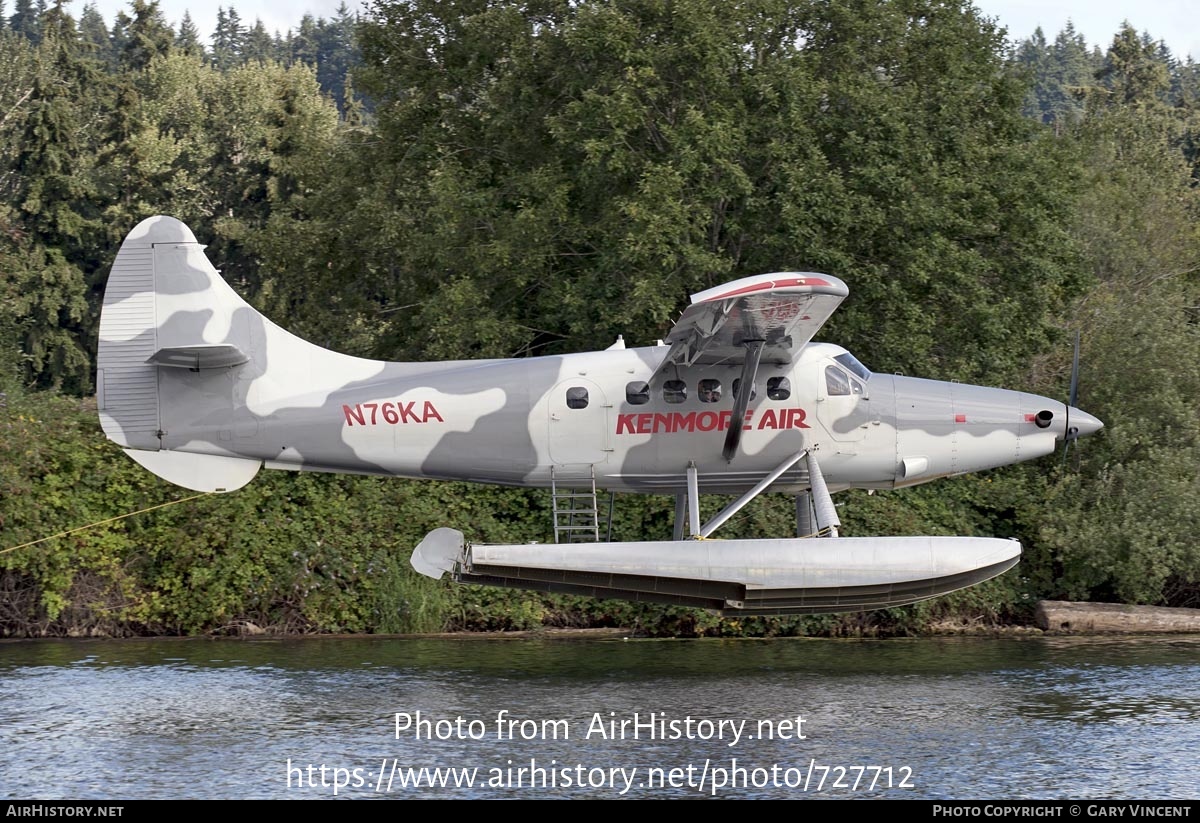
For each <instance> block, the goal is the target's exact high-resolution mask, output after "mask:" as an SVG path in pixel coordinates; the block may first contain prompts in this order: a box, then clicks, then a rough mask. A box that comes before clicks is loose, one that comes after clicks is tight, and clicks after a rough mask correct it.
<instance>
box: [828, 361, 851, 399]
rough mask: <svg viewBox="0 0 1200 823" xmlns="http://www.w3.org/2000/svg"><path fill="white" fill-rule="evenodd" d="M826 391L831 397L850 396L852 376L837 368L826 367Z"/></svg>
mask: <svg viewBox="0 0 1200 823" xmlns="http://www.w3.org/2000/svg"><path fill="white" fill-rule="evenodd" d="M825 391H826V392H828V394H829V396H830V397H842V396H849V395H850V376H849V375H847V374H846V373H845V372H844V371H842V370H841V369H839V368H838V367H837V366H826V367H825Z"/></svg>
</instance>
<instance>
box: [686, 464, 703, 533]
mask: <svg viewBox="0 0 1200 823" xmlns="http://www.w3.org/2000/svg"><path fill="white" fill-rule="evenodd" d="M687 483H688V494H687V497H688V500H687V503H688V536H689V537H693V538H694V537H700V536H701V534H700V479H699V477H698V476H697V475H696V462H695V461H694V460H693V461H690V462H689V463H688V467H687Z"/></svg>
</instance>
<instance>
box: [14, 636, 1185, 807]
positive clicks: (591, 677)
mask: <svg viewBox="0 0 1200 823" xmlns="http://www.w3.org/2000/svg"><path fill="white" fill-rule="evenodd" d="M502 711H505V712H507V714H504V715H501V714H500V713H501V712H502ZM418 712H419V713H420V719H421V720H423V721H426V722H425V723H424V724H420V725H418V724H416V723H415V721H416V720H417V713H418ZM397 714H400V715H401V717H400V720H399V721H397V717H396V715H397ZM635 714H636V715H637V719H638V720H640V721H641V722H642V723H643V725H642V726H641V727H640V729H637V730H635V727H634V726H633V725H631V723H632V721H633V720H634V715H635ZM650 715H653V719H654V720H655V721H656V722H655V725H654V727H653V729H651V728H650V727H648V726H646V725H645V723H646V721H647V719H649V717H650ZM459 718H461V722H458V719H459ZM689 718H690V721H691V722H690V723H689ZM498 719H499V720H500V722H499V723H498V722H497V721H498ZM509 720H512V721H515V722H514V723H513V724H512V725H508V721H509ZM622 720H624V721H626V727H625V735H624V738H623V739H622V737H621V727H620V722H621V721H622ZM543 721H545V722H543ZM554 721H564V722H558V723H555V722H554ZM608 721H615V722H616V723H617V726H616V727H615V732H616V734H615V735H611V734H609V732H610V731H614V728H613V727H612V726H610V725H609V724H608ZM664 721H665V725H664ZM760 721H764V722H763V723H762V725H761V727H760ZM398 724H399V725H400V726H401V727H402V729H401V730H400V731H397V725H398ZM739 724H740V725H739ZM601 727H603V729H604V731H605V734H604V735H601V733H600V731H599V729H600V728H601ZM589 730H590V731H591V734H590V735H589V734H588V732H589ZM414 731H419V732H420V737H419V739H418V738H417V737H415V736H414ZM635 731H636V732H637V738H636V739H635V738H634V733H635ZM522 733H524V736H525V737H530V738H531V739H522V736H523V734H522ZM664 733H665V734H664ZM800 735H803V738H801V737H800ZM429 737H432V738H434V739H427V738H429ZM651 737H653V738H655V739H651ZM664 737H665V738H666V739H663V738H664ZM438 738H446V739H438ZM475 738H478V739H475ZM0 751H2V752H3V754H2V756H0V797H2V798H7V799H50V800H53V799H143V798H146V799H166V798H225V799H242V798H301V797H314V798H316V797H320V798H326V797H327V798H333V797H334V796H335V791H336V797H338V798H386V797H476V798H503V797H514V798H535V797H559V798H574V797H614V798H615V797H622V796H624V797H653V798H686V797H693V798H702V797H709V796H716V797H725V798H805V797H808V798H849V797H862V798H868V797H888V798H914V799H916V798H924V799H929V798H941V799H960V800H963V799H999V800H1003V799H1010V800H1012V799H1023V798H1024V799H1100V798H1106V799H1131V800H1174V799H1195V798H1197V797H1200V772H1198V770H1197V760H1196V752H1198V751H1200V637H1186V638H1178V637H1177V638H1163V637H1156V638H1148V637H1141V638H1121V639H1109V638H1043V637H1036V638H1004V639H996V638H950V639H927V638H926V639H914V640H886V641H840V640H731V641H722V640H665V641H656V640H628V641H624V640H621V639H606V640H596V639H584V640H580V639H554V638H545V639H483V638H462V639H458V638H455V639H443V638H437V639H392V638H320V639H295V640H250V641H247V640H230V639H223V640H200V639H190V640H134V641H107V640H105V641H37V642H5V643H0ZM531 761H532V763H531ZM310 766H311V768H309V767H310ZM322 766H324V772H322ZM422 767H427V768H430V769H432V768H437V769H455V770H459V769H465V770H471V769H475V770H476V771H475V772H473V773H472V772H470V771H467V772H465V773H464V772H454V773H452V774H450V776H449V778H448V779H449V782H450V785H448V786H445V787H441V786H434V787H430V786H428V785H422V786H420V787H412V786H407V787H405V786H403V785H402V783H403V782H404V780H405V778H406V777H407V776H408V775H409V774H410V772H409V771H408V770H409V769H410V768H412V769H420V768H422ZM521 768H524V769H525V770H526V771H525V772H524V773H521V772H519V771H518V769H521ZM739 769H740V771H739ZM356 770H357V771H356ZM539 770H540V771H539ZM416 774H417V775H418V776H420V774H421V773H420V772H417V773H416ZM425 774H426V775H428V774H429V773H428V772H426V773H425ZM464 774H465V775H466V777H464ZM441 776H442V777H443V778H445V777H447V774H446V773H445V772H443V773H441ZM467 777H470V778H471V780H472V781H473V785H470V786H466V785H457V786H456V785H454V782H455V779H457V780H459V781H465V780H466V779H467ZM822 778H823V779H822ZM531 780H532V781H533V783H534V785H532V786H531V785H530V782H531ZM389 781H390V788H389ZM580 783H582V784H583V785H580ZM489 784H491V785H489Z"/></svg>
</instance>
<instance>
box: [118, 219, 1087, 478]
mask: <svg viewBox="0 0 1200 823" xmlns="http://www.w3.org/2000/svg"><path fill="white" fill-rule="evenodd" d="M203 248H204V247H203V246H201V245H200V244H198V243H197V242H196V239H195V237H194V236H193V235H192V233H191V231H190V230H189V229H188V228H187V227H186V226H185V225H183V224H182V223H180V222H179V221H177V220H175V219H173V218H170V217H153V218H149V219H147V220H145V221H143V222H142V223H141V224H139V225H138V226H137V228H135V229H134V230H133V231H132V232H131V233H130V234H129V236H128V237H127V238H126V240H125V242H124V244H123V245H122V246H121V250H120V252H119V253H118V255H117V259H116V262H115V264H114V266H113V271H112V275H111V276H110V279H109V284H108V288H107V291H106V293H105V299H104V310H103V314H102V317H101V327H100V350H99V372H98V380H97V384H98V394H99V404H100V416H101V422H102V424H103V428H104V431H105V433H106V434H107V435H108V436H109V437H110V438H111V439H112V440H114V441H115V442H117V443H118V444H120V445H122V446H124V447H126V448H127V449H133V450H150V451H158V450H170V451H172V452H177V453H189V454H202V455H215V456H219V457H223V458H230V459H232V460H237V461H247V462H248V463H249V466H250V467H256V465H257V464H260V463H261V464H262V465H265V466H266V467H267V468H275V469H299V470H308V471H332V472H352V473H362V474H380V475H392V476H400V477H412V478H438V479H455V480H468V481H476V482H481V483H495V484H504V485H513V486H534V487H543V486H544V487H548V486H549V485H550V474H551V468H552V467H553V468H554V470H555V474H556V476H557V478H558V479H559V480H560V481H562V480H567V479H570V478H571V477H586V476H588V475H589V474H590V472H591V470H592V467H594V469H595V476H596V484H597V486H599V487H601V488H605V489H613V490H618V491H633V492H639V491H641V492H656V493H676V492H681V491H684V490H686V476H685V470H686V467H687V466H688V464H689V462H694V464H695V465H696V467H697V469H698V470H699V477H700V488H701V491H703V492H730V493H732V492H741V491H744V490H746V489H747V488H749V487H750V486H752V485H753V484H754V483H756V482H757V481H758V480H759V479H761V477H762V476H763V475H764V474H765V473H766V472H768V471H770V470H771V469H773V468H775V466H777V465H778V464H779V462H780V460H781V459H782V458H783V457H784V456H786V455H788V454H792V453H794V452H796V451H798V450H801V449H804V448H809V449H813V450H816V451H818V452H819V454H820V456H821V468H822V470H823V473H824V474H825V478H826V481H827V482H828V484H829V486H830V488H831V489H832V490H835V491H836V490H839V489H846V488H876V489H887V488H895V487H900V486H908V485H914V484H917V483H924V482H927V481H929V480H933V479H936V478H939V477H945V476H949V475H955V474H962V473H964V472H970V471H978V470H980V469H987V468H992V467H995V466H1001V465H1005V464H1008V463H1013V462H1017V461H1021V460H1028V459H1031V458H1035V457H1040V456H1042V455H1046V454H1050V453H1051V452H1053V451H1054V449H1055V446H1056V440H1060V439H1062V438H1063V436H1064V433H1065V430H1066V429H1065V427H1066V426H1067V425H1070V426H1072V427H1075V428H1078V429H1079V433H1080V434H1088V433H1090V432H1092V431H1095V430H1097V429H1099V428H1100V426H1101V424H1100V422H1099V421H1098V420H1096V419H1095V418H1094V417H1092V416H1090V415H1087V414H1085V413H1084V412H1081V411H1079V410H1078V409H1069V410H1068V409H1067V408H1066V406H1065V405H1064V404H1063V403H1061V402H1060V401H1056V400H1052V399H1050V398H1046V397H1039V396H1037V395H1032V394H1026V393H1023V392H1016V391H1008V390H1004V389H996V388H987V387H982V386H969V385H964V384H960V383H949V382H940V381H934V380H922V379H918V378H912V377H902V376H898V375H889V374H869V376H868V377H867V378H866V379H862V378H860V377H858V376H856V375H854V374H852V373H851V372H850V371H849V369H848V368H846V367H845V366H844V365H843V364H842V363H840V362H838V361H837V360H835V358H836V357H838V356H839V355H845V354H846V351H845V349H843V348H841V347H840V346H835V345H831V344H828V343H809V344H807V345H803V346H802V347H800V348H799V351H798V352H797V354H796V356H795V357H794V358H792V359H790V360H787V361H783V362H768V360H767V358H765V357H764V360H763V363H762V364H761V366H760V368H759V370H758V375H757V379H756V380H755V392H756V397H755V398H754V399H753V400H752V401H751V402H750V404H749V407H748V410H747V415H746V417H745V418H744V419H743V433H742V439H741V443H740V448H739V451H738V453H737V454H736V456H735V457H734V458H733V459H732V460H730V461H726V460H725V459H724V458H723V457H722V455H721V444H722V442H723V440H724V438H725V430H726V428H728V426H729V423H730V419H731V413H732V410H733V403H734V397H733V392H732V391H731V386H732V384H733V381H734V380H735V379H737V378H738V377H739V375H740V374H741V363H740V362H737V361H735V360H733V359H732V358H731V357H730V358H726V359H725V362H707V360H711V359H713V358H711V357H710V358H707V359H705V360H702V361H701V362H696V363H693V364H692V365H686V366H679V365H677V364H672V363H668V362H665V361H667V358H668V356H669V353H670V352H671V351H672V346H669V345H659V346H654V347H645V348H629V349H624V348H621V349H610V350H606V351H599V352H585V353H580V354H569V355H561V356H553V357H532V358H521V359H514V360H480V361H454V362H440V363H385V362H380V361H373V360H365V359H361V358H355V357H349V356H346V355H342V354H338V353H335V352H331V351H329V350H326V349H322V348H320V347H318V346H314V345H312V344H310V343H307V342H305V341H303V340H300V339H299V338H297V337H295V336H293V335H291V334H289V333H288V332H286V331H284V330H283V329H281V328H280V327H279V326H277V325H275V324H274V323H272V322H271V321H270V320H268V319H266V318H265V317H263V316H262V315H261V314H259V313H258V312H257V311H255V310H254V309H253V308H251V307H250V306H249V305H248V304H246V303H245V302H244V301H243V300H242V299H241V298H240V297H238V296H237V294H236V293H234V292H233V290H232V289H230V288H229V287H228V286H227V285H226V284H225V283H224V281H223V280H222V279H221V277H220V275H219V273H218V272H217V271H216V270H215V269H214V268H213V267H212V266H211V264H210V263H209V262H208V259H207V258H206V257H205V255H204V252H203ZM771 277H776V278H778V277H779V275H772V276H771ZM821 277H822V278H824V280H825V281H827V282H833V283H836V284H837V285H838V286H840V287H841V290H842V291H843V293H844V289H845V287H844V285H842V284H841V283H840V281H836V280H835V279H834V278H829V277H827V276H825V275H821ZM754 279H755V278H747V279H746V280H747V281H750V280H754ZM741 282H744V281H739V283H741ZM701 302H703V301H701ZM839 302H840V298H839ZM694 305H695V304H694ZM685 317H686V315H685ZM668 339H670V338H668ZM203 346H209V347H213V346H227V347H235V348H236V351H237V352H240V353H242V355H243V356H244V357H248V360H247V361H246V362H244V363H241V364H240V365H235V366H225V367H222V366H220V365H213V364H210V363H206V362H204V360H203V357H204V353H203V352H200V353H198V354H197V357H198V358H200V359H199V360H198V361H197V362H199V363H200V365H201V366H202V367H201V368H199V369H194V368H188V367H186V366H184V367H167V366H161V365H156V364H154V363H151V362H148V361H150V359H151V358H152V357H153V356H154V355H155V353H156V352H158V351H160V350H170V349H177V350H186V349H187V348H188V347H193V348H195V347H203ZM235 357H236V355H235ZM212 359H213V361H214V363H215V362H217V358H216V357H215V356H214V357H213V358H212ZM718 359H720V358H718ZM778 359H779V358H777V360H778ZM828 372H836V373H839V374H838V376H839V377H840V380H841V381H850V382H851V383H853V384H854V387H855V392H854V393H852V394H849V395H836V394H832V393H831V391H830V389H831V383H830V380H831V379H832V378H831V377H830V376H829V375H828V374H827V373H828ZM774 377H783V378H786V379H787V381H788V384H789V385H790V395H789V396H788V397H787V398H786V399H779V400H773V399H770V398H769V397H768V396H767V391H766V390H765V388H764V387H765V385H766V383H767V381H768V380H769V379H770V378H774ZM667 379H676V380H680V381H682V382H683V383H684V385H685V386H686V387H687V389H688V395H687V397H686V399H685V400H684V401H683V402H681V403H667V402H665V401H664V397H663V390H662V386H663V383H664V382H665V381H666V380H667ZM700 380H716V381H718V382H719V384H720V386H721V388H722V396H721V399H720V400H718V401H716V402H713V403H703V402H701V401H700V399H699V397H698V392H697V391H696V387H697V385H698V384H699V381H700ZM638 382H645V383H648V384H649V389H650V390H649V402H646V403H643V404H641V405H633V404H631V403H630V402H628V400H627V398H626V389H627V386H629V384H631V383H638ZM572 388H582V389H586V390H587V393H588V397H587V405H586V407H584V408H569V407H568V401H567V391H568V389H572ZM1039 412H1042V413H1043V414H1045V413H1048V414H1049V415H1050V424H1049V425H1048V426H1046V427H1044V428H1043V427H1039V425H1038V423H1037V422H1036V419H1035V416H1036V415H1037V414H1038V413H1039ZM689 415H694V416H691V417H689ZM689 429H690V430H689ZM229 465H230V466H234V465H235V464H234V463H232V462H231V463H229ZM247 470H248V469H247ZM234 474H236V472H234V471H232V470H231V475H234ZM250 476H251V477H252V476H253V474H251V475H250ZM248 479H249V477H247V478H246V480H248ZM231 482H232V480H231ZM183 485H188V484H187V483H184V484H183ZM193 485H194V484H193ZM807 486H808V480H807V477H806V475H805V469H803V468H802V467H798V468H796V469H794V470H792V471H789V472H788V473H786V474H785V475H784V477H783V478H781V479H780V481H779V482H778V483H777V484H776V485H775V486H773V487H772V490H774V491H785V492H798V491H802V490H804V489H805V488H807ZM217 488H226V489H230V488H231V487H230V486H218V487H217Z"/></svg>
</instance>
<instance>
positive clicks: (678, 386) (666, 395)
mask: <svg viewBox="0 0 1200 823" xmlns="http://www.w3.org/2000/svg"><path fill="white" fill-rule="evenodd" d="M663 400H666V401H667V402H668V403H682V402H683V401H685V400H687V383H684V382H683V381H682V380H668V381H667V382H665V383H663Z"/></svg>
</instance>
